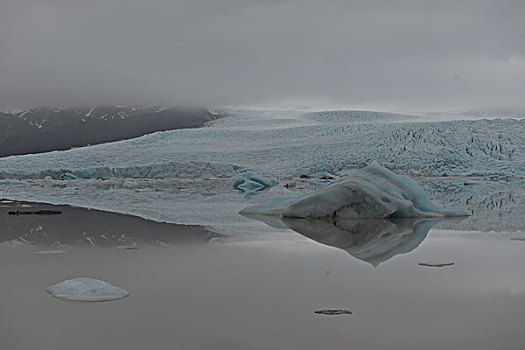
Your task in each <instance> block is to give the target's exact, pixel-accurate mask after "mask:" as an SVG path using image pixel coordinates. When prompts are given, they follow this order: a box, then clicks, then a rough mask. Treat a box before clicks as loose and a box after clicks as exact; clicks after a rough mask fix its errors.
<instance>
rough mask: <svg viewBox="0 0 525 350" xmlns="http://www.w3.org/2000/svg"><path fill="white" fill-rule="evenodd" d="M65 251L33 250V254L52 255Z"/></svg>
mask: <svg viewBox="0 0 525 350" xmlns="http://www.w3.org/2000/svg"><path fill="white" fill-rule="evenodd" d="M64 253H66V251H65V250H40V251H38V252H34V254H38V255H48V254H49V255H52V254H64Z"/></svg>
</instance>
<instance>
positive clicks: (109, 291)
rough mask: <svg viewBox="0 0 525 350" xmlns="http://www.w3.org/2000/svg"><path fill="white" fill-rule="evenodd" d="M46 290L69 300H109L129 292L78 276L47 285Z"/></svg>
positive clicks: (59, 297)
mask: <svg viewBox="0 0 525 350" xmlns="http://www.w3.org/2000/svg"><path fill="white" fill-rule="evenodd" d="M46 292H48V293H49V294H51V295H52V296H54V297H55V298H58V299H62V300H69V301H93V302H94V301H110V300H118V299H123V298H125V297H127V296H129V294H130V293H129V292H128V291H127V290H125V289H123V288H120V287H117V286H114V285H112V284H111V283H108V282H105V281H101V280H98V279H95V278H88V277H78V278H73V279H70V280H65V281H63V282H61V283H58V284H55V285H53V286H49V287H47V288H46Z"/></svg>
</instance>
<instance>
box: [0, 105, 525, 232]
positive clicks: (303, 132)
mask: <svg viewBox="0 0 525 350" xmlns="http://www.w3.org/2000/svg"><path fill="white" fill-rule="evenodd" d="M403 118H404V117H403V116H399V115H391V114H387V113H364V112H354V111H346V112H338V113H325V114H323V113H320V114H319V113H310V114H300V113H288V112H279V111H277V112H276V111H272V112H254V111H249V112H236V113H234V114H233V115H232V116H231V117H227V118H223V119H220V120H216V121H214V122H212V123H211V124H209V125H208V126H207V127H204V128H201V129H181V130H175V131H168V132H161V133H156V134H152V135H147V136H143V137H139V138H136V139H132V140H127V141H120V142H115V143H109V144H103V145H97V146H91V147H86V148H79V149H73V150H69V151H63V152H50V153H45V154H39V155H26V156H16V157H8V158H2V159H0V178H8V179H9V180H7V181H2V180H0V197H9V198H15V199H20V200H23V199H25V200H38V201H44V202H50V203H55V204H72V205H78V206H90V207H94V208H97V209H104V210H109V211H115V212H124V213H129V214H134V215H139V216H142V217H145V218H150V219H153V220H159V221H167V222H176V223H203V224H208V225H222V224H223V223H224V222H226V221H229V222H235V223H238V222H239V220H240V219H237V218H236V215H237V214H236V213H237V212H238V210H240V209H242V208H243V207H246V206H247V205H248V204H250V203H246V202H245V203H241V201H242V200H243V198H244V197H242V196H241V195H240V194H239V193H237V192H235V190H233V189H232V184H233V182H234V180H235V179H237V178H240V177H243V176H244V174H245V173H246V171H248V170H253V171H257V172H258V173H260V174H261V175H262V176H265V177H275V178H276V179H277V180H279V182H280V183H281V184H283V185H284V184H286V183H288V182H291V181H294V182H297V181H298V180H299V176H300V175H302V174H312V173H316V172H320V171H328V172H331V173H333V174H336V175H340V176H341V175H345V174H347V173H348V172H349V171H350V170H352V169H355V168H361V167H363V166H365V165H367V164H370V162H371V161H373V160H376V161H378V162H379V163H380V164H381V165H383V166H385V167H386V168H388V169H390V170H393V171H395V172H397V173H399V174H407V175H411V176H421V177H420V178H419V179H418V181H420V182H421V181H422V180H421V179H424V177H428V176H443V175H448V176H456V175H462V176H464V175H467V176H472V175H483V176H489V175H499V176H500V177H508V179H509V180H510V181H511V182H513V181H514V182H515V181H516V178H518V177H519V176H523V174H525V138H523V135H524V134H525V120H514V119H506V120H476V121H447V122H416V121H415V120H414V118H412V119H410V118H406V120H402V119H403ZM65 172H69V173H72V174H75V175H76V176H77V178H78V179H77V180H73V181H60V180H56V178H57V177H59V176H60V174H62V173H65ZM46 176H50V177H51V178H53V180H44V178H45V177H46ZM97 178H98V179H97ZM13 179H17V181H13ZM19 179H21V181H18V180H19ZM308 186H310V185H309V184H308V185H305V186H302V185H300V186H297V187H295V188H294V189H290V191H288V189H285V188H283V187H282V186H276V187H275V188H272V189H271V191H270V192H269V193H266V194H263V196H266V197H264V198H261V201H262V200H266V199H268V198H269V197H271V196H272V195H273V194H275V193H278V194H294V195H295V194H302V193H306V192H310V191H311V188H310V187H308ZM320 186H322V185H320ZM426 189H427V188H426ZM436 194H439V196H437V195H436V196H435V197H433V198H431V199H433V200H434V201H435V200H439V201H441V204H444V205H446V206H449V205H455V206H459V207H463V200H462V199H459V198H451V200H448V197H447V196H448V195H447V194H446V193H444V194H441V193H437V192H436ZM431 197H432V196H431ZM244 200H246V199H244ZM250 200H253V202H251V203H254V204H255V203H257V201H258V200H257V199H256V198H250ZM471 220H474V218H472V219H471ZM473 222H474V221H473Z"/></svg>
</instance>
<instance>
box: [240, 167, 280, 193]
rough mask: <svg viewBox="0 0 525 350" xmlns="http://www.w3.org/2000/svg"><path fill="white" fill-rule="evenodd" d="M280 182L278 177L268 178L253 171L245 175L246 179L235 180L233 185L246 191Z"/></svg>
mask: <svg viewBox="0 0 525 350" xmlns="http://www.w3.org/2000/svg"><path fill="white" fill-rule="evenodd" d="M278 183H279V181H277V180H276V179H273V178H266V177H263V176H261V175H259V174H257V173H254V172H252V171H248V172H247V173H246V174H245V175H244V179H238V180H235V182H234V183H233V187H234V188H237V189H240V190H244V191H258V190H261V189H263V188H268V187H272V186H275V185H277V184H278Z"/></svg>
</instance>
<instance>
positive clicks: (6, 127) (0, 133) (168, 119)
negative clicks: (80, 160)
mask: <svg viewBox="0 0 525 350" xmlns="http://www.w3.org/2000/svg"><path fill="white" fill-rule="evenodd" d="M215 118H216V116H215V115H214V114H212V113H210V112H209V111H208V110H206V109H203V108H186V107H171V108H167V107H143V108H135V107H120V106H96V107H74V108H55V107H39V108H34V109H31V110H27V111H23V112H19V113H16V114H5V113H0V157H5V156H11V155H21V154H30V153H41V152H48V151H54V150H66V149H70V148H72V147H82V146H87V145H94V144H99V143H105V142H112V141H118V140H124V139H129V138H134V137H138V136H142V135H145V134H149V133H153V132H157V131H166V130H173V129H181V128H193V127H199V126H202V125H203V124H204V123H206V122H208V121H211V120H213V119H215Z"/></svg>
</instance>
